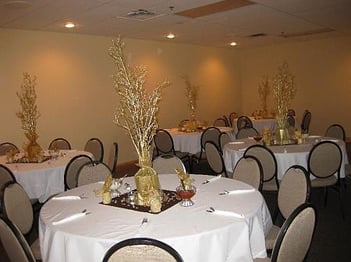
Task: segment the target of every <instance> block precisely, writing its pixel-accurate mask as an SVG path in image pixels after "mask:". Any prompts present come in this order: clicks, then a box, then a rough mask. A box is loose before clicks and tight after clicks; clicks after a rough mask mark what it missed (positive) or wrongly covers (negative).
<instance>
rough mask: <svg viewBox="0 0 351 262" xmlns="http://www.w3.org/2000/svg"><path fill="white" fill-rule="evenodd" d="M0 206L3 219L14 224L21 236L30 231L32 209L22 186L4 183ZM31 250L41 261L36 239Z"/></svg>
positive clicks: (11, 182) (14, 183) (32, 220)
mask: <svg viewBox="0 0 351 262" xmlns="http://www.w3.org/2000/svg"><path fill="white" fill-rule="evenodd" d="M1 206H2V208H3V214H4V216H5V218H7V219H9V220H10V221H11V222H12V223H13V224H15V225H16V226H17V227H18V229H19V230H20V232H21V233H22V234H23V235H27V234H28V233H29V232H30V231H31V229H32V226H33V222H34V214H33V208H32V204H31V201H30V199H29V197H28V195H27V193H26V191H24V189H23V188H22V186H20V185H19V184H18V183H16V182H14V181H10V182H8V183H6V184H5V185H4V187H3V190H2V199H1ZM31 248H32V250H33V254H34V255H35V257H36V259H41V254H40V246H39V240H38V239H36V240H35V241H34V242H33V244H32V246H31Z"/></svg>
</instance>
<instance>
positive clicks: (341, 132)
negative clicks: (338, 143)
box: [325, 124, 346, 141]
mask: <svg viewBox="0 0 351 262" xmlns="http://www.w3.org/2000/svg"><path fill="white" fill-rule="evenodd" d="M325 136H326V137H333V138H336V139H340V140H343V141H345V139H346V136H345V129H344V127H343V126H342V125H340V124H332V125H330V126H329V127H328V128H327V130H326V131H325Z"/></svg>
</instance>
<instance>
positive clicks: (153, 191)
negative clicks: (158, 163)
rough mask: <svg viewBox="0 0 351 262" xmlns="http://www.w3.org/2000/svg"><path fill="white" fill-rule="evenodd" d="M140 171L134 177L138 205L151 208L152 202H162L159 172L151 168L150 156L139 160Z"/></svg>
mask: <svg viewBox="0 0 351 262" xmlns="http://www.w3.org/2000/svg"><path fill="white" fill-rule="evenodd" d="M139 166H140V169H139V170H138V172H137V173H136V174H135V176H134V180H135V185H136V189H137V195H136V204H137V205H142V206H150V204H151V201H152V200H155V198H156V199H158V201H160V202H161V194H160V181H159V179H158V174H157V172H156V171H155V170H154V169H153V168H152V166H151V160H150V157H149V155H148V156H144V157H141V158H139Z"/></svg>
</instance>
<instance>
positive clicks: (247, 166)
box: [232, 156, 263, 191]
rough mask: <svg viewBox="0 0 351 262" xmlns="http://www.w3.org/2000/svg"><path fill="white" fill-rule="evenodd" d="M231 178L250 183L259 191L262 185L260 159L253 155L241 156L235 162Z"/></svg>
mask: <svg viewBox="0 0 351 262" xmlns="http://www.w3.org/2000/svg"><path fill="white" fill-rule="evenodd" d="M232 178H233V179H235V180H239V181H242V182H244V183H246V184H249V185H251V186H252V187H253V188H255V189H256V190H257V191H261V190H262V185H263V169H262V166H261V163H260V161H259V160H258V159H257V158H256V157H254V156H243V157H242V158H240V159H239V161H238V162H237V163H236V165H235V167H234V170H233V173H232Z"/></svg>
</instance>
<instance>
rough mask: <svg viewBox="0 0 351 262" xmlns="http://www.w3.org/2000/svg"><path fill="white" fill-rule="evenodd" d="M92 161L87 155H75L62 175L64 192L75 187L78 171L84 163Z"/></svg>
mask: <svg viewBox="0 0 351 262" xmlns="http://www.w3.org/2000/svg"><path fill="white" fill-rule="evenodd" d="M92 162H93V160H92V159H91V158H90V157H89V156H87V155H77V156H75V157H73V158H72V159H71V160H70V161H69V162H68V164H67V166H66V168H65V174H64V182H65V190H69V189H72V188H75V187H77V185H78V180H77V179H78V171H79V169H80V168H81V167H82V166H83V165H84V164H86V163H92Z"/></svg>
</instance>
